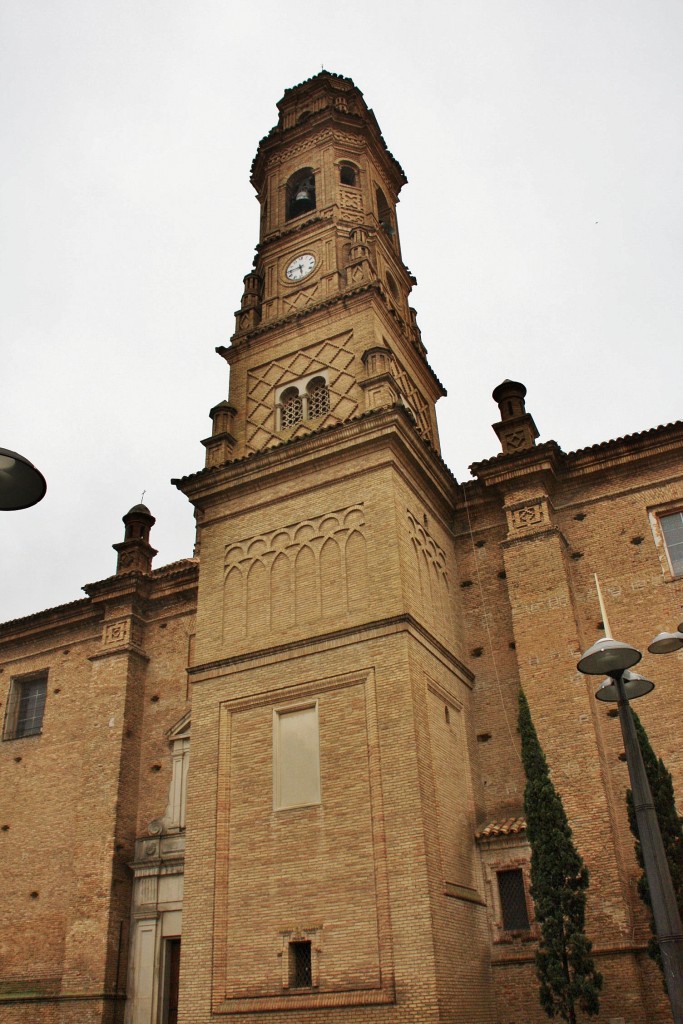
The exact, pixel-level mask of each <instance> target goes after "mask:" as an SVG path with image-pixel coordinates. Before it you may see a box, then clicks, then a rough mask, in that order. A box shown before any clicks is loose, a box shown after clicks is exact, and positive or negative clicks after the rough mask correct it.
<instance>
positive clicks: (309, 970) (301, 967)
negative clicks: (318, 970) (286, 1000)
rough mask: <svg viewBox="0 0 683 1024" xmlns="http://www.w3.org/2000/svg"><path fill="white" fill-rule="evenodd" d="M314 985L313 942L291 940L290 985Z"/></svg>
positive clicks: (309, 986)
mask: <svg viewBox="0 0 683 1024" xmlns="http://www.w3.org/2000/svg"><path fill="white" fill-rule="evenodd" d="M312 985H313V967H312V963H311V943H310V942H290V944H289V987H290V988H311V987H312Z"/></svg>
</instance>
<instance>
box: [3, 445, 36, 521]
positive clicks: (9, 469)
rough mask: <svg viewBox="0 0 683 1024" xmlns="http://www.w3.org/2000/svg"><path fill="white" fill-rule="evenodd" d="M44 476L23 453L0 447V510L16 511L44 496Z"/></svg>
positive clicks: (27, 506) (33, 503)
mask: <svg viewBox="0 0 683 1024" xmlns="http://www.w3.org/2000/svg"><path fill="white" fill-rule="evenodd" d="M46 491H47V484H46V483H45V477H44V476H43V474H42V473H41V472H40V471H39V470H37V469H36V467H35V466H34V465H33V464H32V463H31V462H29V461H28V459H25V458H24V456H23V455H17V453H16V452H11V451H10V450H9V448H0V511H3V512H16V511H17V510H18V509H21V508H30V507H31V505H37V504H38V502H39V501H41V500H42V499H43V498H44V497H45V492H46Z"/></svg>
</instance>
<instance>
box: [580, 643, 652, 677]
mask: <svg viewBox="0 0 683 1024" xmlns="http://www.w3.org/2000/svg"><path fill="white" fill-rule="evenodd" d="M641 658H642V654H641V653H640V651H639V650H637V649H636V648H635V647H631V645H630V644H622V643H621V641H620V640H612V638H611V637H608V636H607V637H604V638H603V639H602V640H598V641H597V643H594V644H593V646H592V647H589V648H588V650H587V651H586V653H585V654H584V655H583V657H582V658H581V660H580V661H579V663H578V665H577V666H576V667H577V668H578V670H579V672H583V673H584V675H587V676H604V675H609V674H610V672H622V671H623V670H624V669H626V668H631V667H632V666H633V665H637V664H638V662H639V661H640V659H641Z"/></svg>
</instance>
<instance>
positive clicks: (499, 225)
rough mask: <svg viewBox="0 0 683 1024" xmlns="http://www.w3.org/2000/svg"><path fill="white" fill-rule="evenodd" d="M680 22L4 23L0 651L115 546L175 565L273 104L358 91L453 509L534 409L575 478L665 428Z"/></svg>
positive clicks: (495, 7)
mask: <svg viewBox="0 0 683 1024" xmlns="http://www.w3.org/2000/svg"><path fill="white" fill-rule="evenodd" d="M682 44H683V7H682V6H681V5H680V3H679V2H674V0H670V2H668V0H648V2H647V3H644V2H642V0H571V2H568V0H452V2H450V3H446V0H438V2H437V0H421V2H420V3H415V2H410V3H408V2H405V0H392V2H391V3H388V2H384V0H374V2H373V0H344V2H343V3H335V4H332V3H329V2H326V0H321V2H320V3H318V4H317V5H316V4H304V5H302V4H292V3H289V4H287V3H283V2H282V0H278V2H274V0H260V2H258V3H250V2H240V3H238V2H232V0H164V2H162V0H99V2H98V0H0V148H1V157H0V179H1V186H0V218H1V222H0V293H1V294H0V339H1V350H0V351H1V353H2V359H1V362H0V367H1V373H0V380H1V392H0V445H2V446H4V447H7V448H12V449H14V450H16V451H19V452H21V453H22V454H24V455H26V456H27V457H28V458H30V459H31V460H32V461H33V462H35V464H36V465H37V466H39V468H40V469H41V470H42V472H43V473H44V474H45V476H46V477H47V480H48V494H47V497H46V498H45V500H44V501H43V502H42V503H41V504H40V505H38V506H36V507H35V508H34V509H30V510H28V511H24V512H10V513H0V516H1V518H0V573H1V577H2V584H1V586H0V621H2V620H5V619H8V618H14V617H17V616H20V615H25V614H29V613H31V612H34V611H38V610H40V609H42V608H45V607H50V606H52V605H55V604H59V603H62V602H66V601H71V600H75V599H77V598H78V597H80V596H82V594H81V592H80V587H81V586H82V585H83V584H84V583H87V582H91V581H93V580H97V579H100V578H102V577H105V576H108V575H111V574H112V573H113V572H114V569H115V557H116V556H115V554H114V552H113V551H112V550H111V547H110V545H111V544H112V543H114V542H116V541H119V540H121V539H122V536H123V526H122V524H121V516H122V515H123V514H124V513H125V512H126V511H127V509H128V508H129V507H130V506H131V505H133V504H135V503H136V502H138V501H139V500H140V497H141V493H142V491H143V490H145V498H144V500H145V503H146V504H147V505H149V507H150V509H151V511H152V513H153V514H154V515H155V516H156V517H157V525H156V526H155V528H154V530H153V533H152V540H153V543H154V546H155V547H157V548H158V549H159V555H158V557H157V559H156V563H155V564H156V565H162V564H164V563H166V562H169V561H173V560H175V559H177V558H182V557H185V556H186V555H189V554H191V552H192V544H193V538H194V529H193V519H192V513H191V507H190V506H189V504H188V502H187V501H186V499H185V498H184V497H183V495H181V494H180V493H179V492H178V491H176V489H175V488H173V487H171V485H170V483H169V480H170V478H171V477H176V476H184V475H185V474H187V473H191V472H194V471H196V470H197V469H199V468H201V466H202V465H203V456H204V449H203V447H202V446H201V445H200V443H199V441H200V439H201V438H203V437H206V436H207V434H208V433H209V432H210V421H209V419H208V411H209V409H210V408H211V407H212V406H213V405H215V404H216V403H217V402H219V401H221V400H222V399H223V398H225V397H227V389H228V380H227V367H226V365H225V363H224V362H223V360H222V359H221V358H220V357H219V356H217V355H216V354H215V351H214V349H215V347H216V345H221V344H227V342H228V339H229V337H230V335H231V333H232V331H233V325H234V321H233V312H234V310H235V309H236V308H237V307H238V305H239V300H240V296H241V292H242V277H243V276H244V274H245V273H247V272H248V271H249V269H250V267H251V263H252V257H253V250H254V246H255V244H256V241H257V234H258V204H257V202H256V199H255V196H254V193H253V190H252V188H251V186H250V184H249V167H250V163H251V160H252V158H253V156H254V154H255V152H256V147H257V144H258V141H259V139H260V138H261V137H262V136H263V135H265V134H266V133H267V132H268V131H269V129H270V128H271V127H272V126H273V125H274V124H275V123H276V120H277V111H276V107H275V104H276V102H277V100H278V99H279V98H280V97H281V96H282V93H283V92H284V90H285V88H288V87H290V86H293V85H296V84H297V83H298V82H301V81H303V80H304V79H306V78H308V77H310V76H311V75H313V74H316V73H317V72H318V71H319V70H320V68H321V66H324V67H325V68H326V69H327V70H329V71H335V72H337V73H339V74H344V75H347V76H349V77H351V78H353V79H354V81H355V82H356V84H357V85H358V87H359V88H360V89H361V90H362V91H363V93H364V94H365V98H366V100H367V102H368V104H369V106H371V107H372V108H373V109H374V111H375V114H376V115H377V118H378V121H379V123H380V126H381V128H382V130H383V133H384V137H385V139H386V141H387V144H388V146H389V148H390V149H391V151H392V152H393V153H394V155H395V156H396V158H397V159H398V160H399V162H400V163H401V164H402V165H403V167H404V169H405V171H406V173H407V175H408V178H409V180H410V184H409V185H407V186H406V187H405V188H404V190H403V194H402V201H401V204H400V206H399V209H398V218H399V229H400V232H401V241H402V248H403V255H404V258H405V260H406V262H407V264H408V266H409V267H410V269H411V270H412V271H413V273H414V274H415V275H416V276H417V278H418V282H419V284H418V287H417V288H416V289H415V290H414V292H413V295H412V302H413V305H414V306H415V307H416V308H417V311H418V322H419V324H420V326H421V328H422V334H423V339H424V341H425V344H426V345H427V348H428V350H429V357H430V362H431V364H432V366H433V367H434V369H435V371H436V373H437V374H438V376H439V377H440V379H441V380H442V381H443V382H444V384H445V385H446V387H447V388H448V392H449V394H448V397H447V398H446V399H443V400H442V401H441V402H440V403H439V406H438V411H439V419H440V429H441V443H442V449H443V454H444V457H445V459H446V461H447V462H448V463H449V465H450V466H451V468H452V469H453V470H454V472H455V473H456V475H457V476H458V478H459V479H463V478H466V477H467V476H468V471H467V466H468V465H469V463H471V462H473V461H478V460H480V459H483V458H487V457H489V456H491V455H495V454H496V453H497V452H498V450H499V448H498V442H497V440H496V437H495V435H494V434H493V432H492V431H491V428H490V424H491V423H492V422H493V421H494V420H495V419H496V418H497V415H496V414H497V408H496V406H495V404H494V403H493V401H492V400H491V398H490V394H491V391H492V389H493V388H494V387H495V386H496V384H498V383H499V382H500V381H501V380H503V379H504V378H505V377H512V378H514V379H516V380H521V381H523V382H524V383H525V384H526V385H527V388H528V396H527V408H528V409H529V411H531V412H532V414H533V415H534V417H535V419H536V423H537V425H538V428H539V430H540V432H541V440H548V439H550V438H554V439H555V440H556V441H558V443H559V444H560V445H561V446H562V447H563V448H564V449H565V451H570V450H573V449H575V448H579V447H582V446H585V445H588V444H593V443H595V442H597V441H602V440H606V439H608V438H612V437H615V436H619V435H621V434H624V433H632V432H634V431H638V430H644V429H647V428H649V427H651V426H655V425H657V424H659V423H665V422H669V421H671V420H674V419H677V418H679V417H680V415H681V413H680V402H679V401H677V399H678V398H679V396H680V393H681V383H682V374H681V371H682V369H683V358H682V349H681V341H680V336H681V323H683V294H682V290H681V281H682V279H683V273H682V271H683V226H682V213H683V189H682V187H681V186H682V184H683V182H682V175H681V168H682V165H683V159H682V157H683V132H682V126H683V61H682V60H681V57H680V54H681V47H682Z"/></svg>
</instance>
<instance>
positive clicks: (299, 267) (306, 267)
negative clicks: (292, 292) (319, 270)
mask: <svg viewBox="0 0 683 1024" xmlns="http://www.w3.org/2000/svg"><path fill="white" fill-rule="evenodd" d="M314 270H315V256H314V255H313V253H312V252H303V253H302V254H301V255H300V256H295V257H294V259H293V260H292V262H291V263H289V264H288V265H287V269H286V270H285V277H286V278H287V280H288V281H303V279H304V278H305V277H308V275H309V274H312V273H313V271H314Z"/></svg>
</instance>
